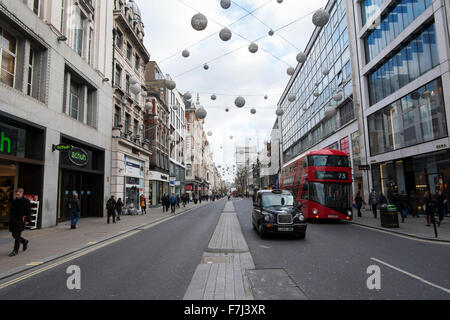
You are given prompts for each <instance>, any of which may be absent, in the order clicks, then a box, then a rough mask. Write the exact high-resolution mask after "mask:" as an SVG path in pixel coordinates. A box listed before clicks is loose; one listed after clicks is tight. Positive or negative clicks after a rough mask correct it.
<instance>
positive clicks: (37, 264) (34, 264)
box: [26, 261, 43, 266]
mask: <svg viewBox="0 0 450 320" xmlns="http://www.w3.org/2000/svg"><path fill="white" fill-rule="evenodd" d="M41 264H43V262H41V261H39V262H30V263H27V264H26V266H39V265H41Z"/></svg>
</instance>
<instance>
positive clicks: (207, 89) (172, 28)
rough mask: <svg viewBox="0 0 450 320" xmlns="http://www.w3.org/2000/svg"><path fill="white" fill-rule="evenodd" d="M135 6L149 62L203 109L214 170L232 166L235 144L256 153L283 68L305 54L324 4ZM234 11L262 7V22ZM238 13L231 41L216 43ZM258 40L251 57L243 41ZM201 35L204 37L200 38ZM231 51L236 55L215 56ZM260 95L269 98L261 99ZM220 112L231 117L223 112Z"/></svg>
mask: <svg viewBox="0 0 450 320" xmlns="http://www.w3.org/2000/svg"><path fill="white" fill-rule="evenodd" d="M135 2H136V3H137V4H138V5H139V7H140V9H141V13H142V20H143V22H144V25H145V38H144V42H145V45H146V47H147V49H148V51H149V52H150V55H151V60H154V61H156V62H157V63H158V64H159V66H160V67H161V69H162V71H163V72H164V73H165V74H169V75H170V76H171V77H172V78H173V79H174V80H175V81H176V83H177V89H178V90H179V91H180V93H182V94H183V93H185V92H186V91H189V92H191V93H192V96H193V99H194V101H195V99H196V95H197V92H198V93H200V103H201V105H203V106H204V107H205V108H206V110H207V111H208V116H207V118H206V125H205V131H206V132H208V131H212V132H213V136H212V137H208V139H209V141H210V143H211V148H212V151H213V153H214V161H215V163H216V165H217V166H219V165H220V166H221V167H225V166H227V165H228V166H232V165H233V164H234V163H235V154H234V148H235V146H245V145H250V146H257V147H258V150H259V149H261V148H262V146H263V144H264V141H266V140H268V138H269V136H270V131H271V129H272V127H273V124H274V122H275V120H276V116H275V110H276V105H277V103H278V101H279V99H280V96H281V94H282V92H283V90H284V88H285V87H286V85H287V83H288V81H289V76H288V75H287V74H286V69H287V68H288V67H289V66H293V67H296V65H297V61H296V59H295V57H296V55H297V53H298V52H299V51H302V50H304V49H305V47H306V45H307V43H308V40H309V38H310V36H311V34H312V32H313V31H314V25H313V24H312V22H311V18H312V13H313V12H314V11H315V10H317V9H319V8H321V7H324V6H325V5H326V3H327V1H326V0H314V1H307V0H284V1H283V2H282V3H281V4H279V3H278V2H277V0H234V1H232V4H231V7H230V8H229V9H227V10H225V9H222V7H221V6H220V0H135ZM239 6H241V7H243V8H245V9H246V10H247V11H249V12H252V11H253V10H255V9H257V8H258V7H260V6H262V7H261V8H260V9H259V10H257V11H256V12H255V13H253V15H254V16H256V17H257V18H258V19H259V20H261V21H262V22H261V21H259V20H258V19H257V18H255V17H254V16H252V15H248V12H246V11H245V10H244V9H242V8H240V7H239ZM194 9H196V10H194ZM197 12H201V13H202V14H204V15H205V16H207V18H208V26H207V28H206V29H205V30H203V31H196V30H194V29H193V28H192V27H191V18H192V16H193V15H194V14H196V13H197ZM245 15H247V17H245V18H243V19H242V20H240V21H238V22H236V23H234V24H233V25H231V26H230V27H229V29H230V30H231V31H232V33H233V35H232V38H231V39H230V40H229V41H227V42H224V41H222V40H220V38H219V31H220V30H221V29H222V28H223V27H224V26H228V25H230V24H231V23H233V22H235V21H236V20H238V19H240V18H242V17H243V16H245ZM301 17H304V18H303V19H301V20H299V21H297V22H295V23H292V24H291V25H289V26H287V27H285V28H283V29H282V30H279V31H277V32H275V35H274V36H272V37H270V36H268V35H267V34H268V31H269V30H270V29H269V27H270V28H271V29H273V30H277V29H278V28H281V27H283V26H286V25H288V24H289V23H291V22H293V21H295V20H297V19H299V18H301ZM264 36H266V37H265V38H263V39H261V40H259V41H257V42H256V43H257V44H258V46H259V50H258V52H256V53H253V54H252V53H250V52H249V51H248V45H249V44H250V42H249V41H254V40H256V39H259V38H261V37H264ZM208 37H209V38H208ZM204 38H207V39H206V40H204V41H201V40H202V39H204ZM283 38H284V39H283ZM286 40H287V41H286ZM199 41H201V42H199ZM193 44H195V45H194V46H192V45H193ZM242 46H244V47H243V48H242V49H239V50H236V49H237V48H240V47H242ZM184 49H188V50H189V51H190V56H189V58H183V57H182V55H181V52H182V51H183V50H184ZM233 50H236V51H234V52H232V53H230V54H228V55H226V56H223V57H221V56H222V55H224V54H226V53H228V52H231V51H233ZM274 56H276V57H274ZM278 58H279V59H281V60H282V61H280V60H279V59H278ZM213 60H214V61H213ZM210 61H211V62H210ZM207 62H209V63H208V65H209V70H207V71H206V70H204V69H203V65H204V64H205V63H207ZM213 93H214V94H216V96H217V100H215V101H212V100H211V94H213ZM239 95H241V96H243V97H244V98H245V100H246V104H245V107H244V108H241V109H238V108H237V107H236V106H235V105H234V100H235V98H236V97H237V96H239ZM255 95H260V96H255ZM264 95H267V96H268V99H267V100H265V99H264ZM226 107H228V108H229V109H230V112H228V113H226V112H225V108H226ZM253 107H255V108H256V111H257V112H256V114H255V115H251V114H250V109H251V108H253ZM230 136H233V139H230ZM250 139H251V140H250ZM221 147H223V149H221ZM224 177H225V178H227V179H228V180H229V179H231V178H232V176H231V175H229V176H224Z"/></svg>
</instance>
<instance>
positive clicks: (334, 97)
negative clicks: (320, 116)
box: [333, 93, 343, 102]
mask: <svg viewBox="0 0 450 320" xmlns="http://www.w3.org/2000/svg"><path fill="white" fill-rule="evenodd" d="M342 98H343V97H342V94H340V93H336V94H335V95H333V100H334V101H336V102H338V101H341V100H342Z"/></svg>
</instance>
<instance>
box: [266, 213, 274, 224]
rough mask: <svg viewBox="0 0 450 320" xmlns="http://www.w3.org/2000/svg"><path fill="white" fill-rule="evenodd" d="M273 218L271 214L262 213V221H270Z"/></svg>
mask: <svg viewBox="0 0 450 320" xmlns="http://www.w3.org/2000/svg"><path fill="white" fill-rule="evenodd" d="M272 220H273V216H272V215H271V214H265V215H264V221H265V222H271V221H272Z"/></svg>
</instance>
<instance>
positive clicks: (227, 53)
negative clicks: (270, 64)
mask: <svg viewBox="0 0 450 320" xmlns="http://www.w3.org/2000/svg"><path fill="white" fill-rule="evenodd" d="M178 1H181V0H178ZM315 12H317V10H314V11H311V12H309V13H308V14H306V15H304V16H301V17H299V18H297V19H295V20H293V21H291V22H289V23H288V24H286V25H283V26H280V27H279V28H277V29H275V32H278V31H280V30H283V29H285V28H287V27H289V26H291V25H292V24H294V23H297V22H298V21H300V20H302V19H305V18H307V17H308V16H310V15H312V14H314V13H315ZM267 36H268V35H267V34H266V35H264V36H261V37H259V38H258V39H256V40H254V41H251V42H257V41H260V40H262V39H264V38H266V37H267ZM245 47H247V44H245V45H243V46H240V47H238V48H235V49H232V50H230V51H228V52H225V53H223V54H221V55H220V56H218V57H216V58H214V59H212V60H209V61H208V62H207V64H209V63H211V62H214V61H217V60H219V59H222V58H224V57H226V56H228V55H230V54H232V53H234V52H236V51H238V50H240V49H242V48H245ZM266 52H267V51H266ZM269 54H270V53H269ZM271 55H272V54H271ZM272 56H273V57H275V58H276V59H278V60H280V61H281V62H283V63H285V64H286V65H288V66H289V68H288V70H289V72H290V71H291V68H292V69H294V68H293V67H291V65H290V64H288V63H286V62H285V61H283V60H282V59H280V58H278V57H276V56H274V55H272ZM204 65H205V64H204V63H202V64H201V65H198V66H196V67H193V68H191V69H189V70H187V71H184V72H182V73H180V74H178V75H176V76H175V77H174V78H178V77H181V76H184V75H185V74H187V73H190V72H192V71H194V70H197V69H199V68H203V66H204ZM294 70H295V69H294ZM290 73H291V72H290ZM292 74H293V72H292Z"/></svg>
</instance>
